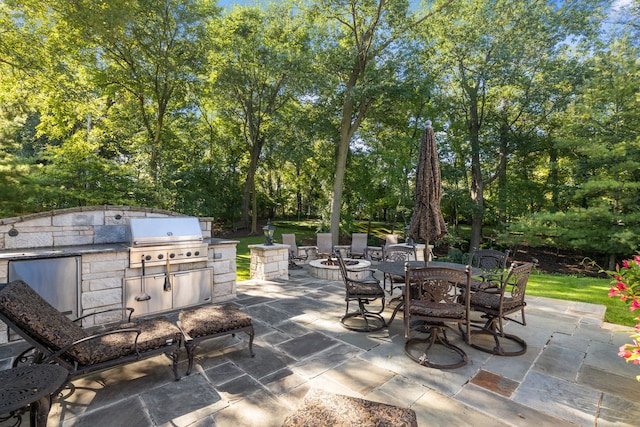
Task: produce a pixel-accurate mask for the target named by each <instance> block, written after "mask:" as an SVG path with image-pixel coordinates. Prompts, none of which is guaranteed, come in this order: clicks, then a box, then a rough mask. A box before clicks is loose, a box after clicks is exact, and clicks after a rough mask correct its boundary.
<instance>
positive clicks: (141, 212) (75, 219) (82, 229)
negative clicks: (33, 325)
mask: <svg viewBox="0 0 640 427" xmlns="http://www.w3.org/2000/svg"><path fill="white" fill-rule="evenodd" d="M212 222H213V220H212V218H196V217H188V216H184V215H181V214H178V213H176V212H171V211H164V210H157V209H149V208H138V207H126V206H98V207H80V208H72V209H64V210H56V211H50V212H42V213H37V214H32V215H27V216H23V217H15V218H5V219H1V220H0V283H4V282H10V281H13V280H16V279H21V280H24V281H25V282H26V283H28V284H29V286H30V287H32V288H33V289H34V290H36V292H38V293H39V294H40V295H41V296H43V297H44V298H45V299H46V300H47V301H48V302H49V303H50V304H52V305H53V306H54V307H55V308H57V309H58V310H59V311H61V312H62V313H64V314H66V315H67V316H69V317H70V318H71V319H74V318H77V317H79V316H82V315H85V314H88V313H91V312H95V311H101V310H106V309H122V308H125V307H132V308H134V309H135V311H134V316H145V315H150V314H156V313H163V312H169V311H173V310H178V309H181V308H185V307H191V306H197V305H203V304H211V303H218V302H222V301H227V300H231V299H233V298H235V294H236V245H237V242H236V241H232V240H223V239H217V238H214V237H212ZM123 315H124V314H123V312H121V311H118V310H116V311H112V312H110V313H107V314H101V315H100V316H95V319H94V318H93V317H89V318H88V319H87V321H85V322H84V323H83V325H84V326H94V325H96V324H104V323H110V322H113V321H120V320H122V319H123ZM13 339H14V337H13V336H12V335H11V333H10V331H8V329H7V327H6V325H5V324H4V323H2V324H0V344H5V343H7V342H9V341H11V340H13Z"/></svg>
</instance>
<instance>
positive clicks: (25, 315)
mask: <svg viewBox="0 0 640 427" xmlns="http://www.w3.org/2000/svg"><path fill="white" fill-rule="evenodd" d="M0 310H2V314H4V315H5V316H7V318H9V319H10V320H11V321H12V322H13V323H15V325H16V327H18V328H20V329H21V330H22V331H24V332H25V333H27V334H29V335H30V336H32V337H34V339H36V341H38V342H41V343H42V344H44V345H46V346H47V347H49V348H51V349H53V350H59V349H61V348H62V347H64V346H65V345H68V344H70V343H72V342H74V341H77V340H80V339H82V338H85V337H86V336H87V334H86V332H85V331H84V330H83V329H82V328H81V327H80V326H79V325H77V324H76V323H73V322H72V321H71V320H70V319H69V318H67V317H66V316H64V315H63V314H62V313H60V312H59V311H58V310H56V309H55V308H54V307H53V306H52V305H51V304H49V303H48V302H46V301H45V300H44V299H43V298H42V297H41V296H40V295H38V293H37V292H36V291H34V290H33V289H32V288H31V287H29V285H27V284H26V283H25V282H23V281H22V280H16V281H13V282H11V283H9V284H8V285H6V286H5V287H4V288H3V289H2V290H0ZM83 351H84V350H83V349H79V348H74V349H72V350H71V351H70V352H69V353H70V355H71V356H72V357H78V356H80V353H81V352H83Z"/></svg>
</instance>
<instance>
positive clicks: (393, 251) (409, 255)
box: [383, 245, 417, 262]
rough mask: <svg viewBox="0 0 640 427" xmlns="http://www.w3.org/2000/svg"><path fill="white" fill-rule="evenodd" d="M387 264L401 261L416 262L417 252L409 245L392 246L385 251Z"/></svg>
mask: <svg viewBox="0 0 640 427" xmlns="http://www.w3.org/2000/svg"><path fill="white" fill-rule="evenodd" d="M383 256H384V261H385V262H399V261H415V260H416V259H417V258H416V250H415V248H414V247H412V246H407V245H390V246H389V247H388V248H387V249H386V250H385V251H384V255H383Z"/></svg>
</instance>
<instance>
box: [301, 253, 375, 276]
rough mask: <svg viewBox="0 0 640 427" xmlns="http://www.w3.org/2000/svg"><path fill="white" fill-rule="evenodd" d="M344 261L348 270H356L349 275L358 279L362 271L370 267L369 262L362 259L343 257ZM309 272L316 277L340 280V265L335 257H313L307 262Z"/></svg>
mask: <svg viewBox="0 0 640 427" xmlns="http://www.w3.org/2000/svg"><path fill="white" fill-rule="evenodd" d="M344 263H345V264H346V266H347V268H348V269H349V270H350V271H354V270H355V271H356V272H354V273H351V277H353V278H354V279H359V278H360V276H361V275H362V273H359V272H360V271H364V270H366V269H368V268H369V267H371V262H370V261H367V260H364V259H349V258H345V259H344ZM309 272H310V273H311V276H313V277H315V278H316V279H324V280H342V276H340V266H339V265H338V260H337V259H333V258H332V259H315V260H313V261H311V262H309Z"/></svg>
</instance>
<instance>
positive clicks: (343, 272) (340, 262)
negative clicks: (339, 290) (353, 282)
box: [336, 251, 349, 283]
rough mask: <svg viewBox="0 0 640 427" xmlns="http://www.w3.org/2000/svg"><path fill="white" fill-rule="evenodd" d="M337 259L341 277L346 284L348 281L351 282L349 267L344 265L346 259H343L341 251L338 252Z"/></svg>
mask: <svg viewBox="0 0 640 427" xmlns="http://www.w3.org/2000/svg"><path fill="white" fill-rule="evenodd" d="M336 258H337V259H338V267H340V275H341V276H342V280H344V281H345V283H346V282H347V280H349V273H348V272H347V266H346V265H345V263H344V259H342V254H341V253H340V251H336Z"/></svg>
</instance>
